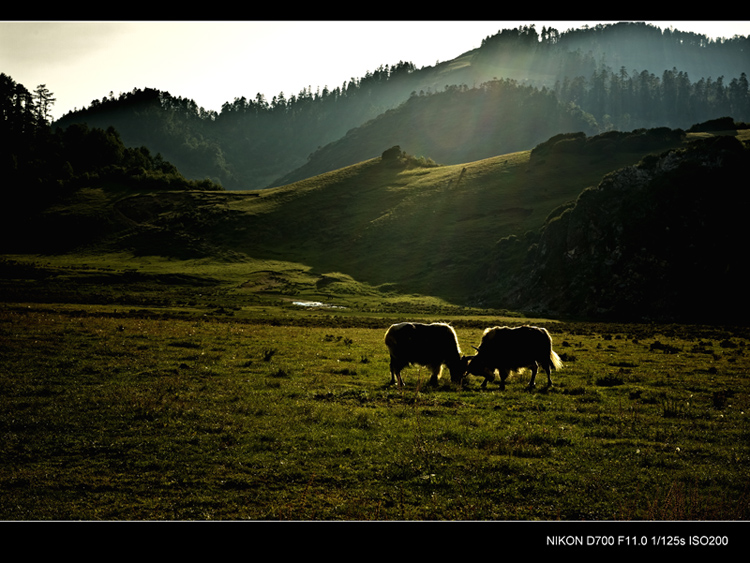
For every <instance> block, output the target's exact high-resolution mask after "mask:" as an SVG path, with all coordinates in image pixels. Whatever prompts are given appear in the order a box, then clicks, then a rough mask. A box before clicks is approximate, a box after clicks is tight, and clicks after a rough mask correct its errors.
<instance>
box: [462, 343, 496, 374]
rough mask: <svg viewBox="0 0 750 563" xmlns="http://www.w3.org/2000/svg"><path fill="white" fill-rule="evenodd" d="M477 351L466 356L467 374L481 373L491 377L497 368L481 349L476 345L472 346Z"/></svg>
mask: <svg viewBox="0 0 750 563" xmlns="http://www.w3.org/2000/svg"><path fill="white" fill-rule="evenodd" d="M472 348H474V350H476V351H477V353H476V354H475V355H473V356H464V358H466V367H465V372H464V373H465V374H471V375H481V376H484V377H487V378H490V377H492V376H493V375H494V373H495V368H494V367H491V366H490V365H489V364H488V363H487V361H486V359H485V355H484V354H482V352H481V350H480V349H479V348H477V347H476V346H472Z"/></svg>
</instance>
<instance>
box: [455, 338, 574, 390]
mask: <svg viewBox="0 0 750 563" xmlns="http://www.w3.org/2000/svg"><path fill="white" fill-rule="evenodd" d="M474 349H475V350H476V351H477V354H476V355H475V356H469V357H468V358H467V359H468V365H467V366H466V371H467V372H468V373H470V374H472V375H483V376H484V382H482V389H484V388H486V387H487V382H488V381H492V380H494V379H495V370H498V371H499V372H500V387H501V388H503V389H504V388H505V380H506V378H507V377H508V375H509V374H510V372H512V371H519V370H521V369H523V368H529V369H531V381H530V382H529V389H531V388H532V387H534V379H535V378H536V372H537V370H538V368H539V366H541V368H542V369H543V370H544V371H545V372H546V373H547V387H549V386H551V385H552V377H551V374H550V372H551V370H552V368H553V367H554V368H555V369H556V370H559V369H561V368H562V367H563V364H562V362H561V361H560V357H559V356H558V355H557V354H556V353H555V352H554V351H553V350H552V338H551V337H550V335H549V332H547V330H546V329H544V328H537V327H535V326H520V327H518V328H509V327H507V326H503V327H499V326H496V327H493V328H488V329H487V330H485V331H484V334H483V335H482V342H481V343H480V344H479V348H476V347H474Z"/></svg>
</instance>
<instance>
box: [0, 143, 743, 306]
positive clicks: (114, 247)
mask: <svg viewBox="0 0 750 563" xmlns="http://www.w3.org/2000/svg"><path fill="white" fill-rule="evenodd" d="M736 134H742V135H745V132H740V133H736ZM700 135H705V134H700ZM697 136H699V134H690V135H689V136H688V137H689V139H694V138H695V137H697ZM687 140H688V139H686V135H685V133H684V132H682V131H679V130H677V131H672V130H666V129H660V130H652V131H641V130H638V131H634V132H631V133H620V134H616V135H615V134H612V133H609V134H603V135H597V136H593V137H587V136H585V135H582V134H579V135H560V136H555V137H553V138H552V139H550V140H549V141H547V142H545V143H541V144H540V145H538V146H537V147H536V148H535V149H534V150H533V151H521V152H516V153H508V154H505V155H500V156H494V157H491V158H487V159H482V160H478V161H473V162H467V163H463V164H458V165H450V166H438V165H435V164H434V163H432V162H430V161H429V160H427V159H423V158H416V157H413V156H410V155H408V154H406V153H405V152H403V151H401V150H400V148H399V147H393V148H392V149H389V150H387V151H384V152H383V155H382V156H380V157H376V158H374V159H369V160H367V161H364V162H360V163H357V164H354V165H351V166H347V167H344V168H341V169H338V170H335V171H332V172H328V173H325V174H322V175H319V176H316V177H313V178H309V179H306V180H303V181H300V182H296V183H294V184H290V185H286V186H281V187H278V188H272V189H266V190H257V191H234V192H231V191H230V192H227V191H201V190H181V191H177V192H175V191H142V190H141V191H133V190H123V189H111V188H110V189H105V188H88V189H84V190H79V191H78V192H76V193H75V194H73V195H71V196H70V198H68V199H67V200H65V201H61V202H59V203H58V204H56V205H54V206H52V207H50V208H48V209H47V210H46V211H45V212H44V213H43V214H42V215H41V216H39V217H38V221H39V225H42V224H50V223H51V222H53V223H54V225H55V226H56V229H55V233H56V235H55V237H54V239H52V240H50V241H49V244H48V245H46V246H45V245H44V244H41V245H40V246H39V247H38V248H36V252H38V253H44V252H49V251H54V252H60V251H61V250H62V251H65V252H66V253H68V254H67V255H68V256H76V255H79V256H85V257H86V258H85V260H89V261H90V260H91V257H92V256H124V255H127V256H131V257H133V258H132V261H131V262H130V266H131V267H132V264H137V263H141V264H143V263H149V262H153V261H155V260H157V261H158V260H163V259H167V260H171V261H177V262H174V264H175V266H173V268H174V267H177V268H178V270H180V271H184V272H188V271H189V272H193V266H190V264H195V263H198V262H200V263H203V264H209V263H210V264H211V266H210V271H211V276H213V277H214V278H215V279H217V280H220V279H225V281H226V279H229V278H231V280H232V281H231V285H232V287H234V288H235V290H236V289H237V288H244V289H243V290H247V291H250V289H249V288H254V289H253V291H255V290H258V291H261V290H262V291H266V290H268V291H270V293H272V294H274V292H275V294H276V295H279V294H280V293H279V292H281V293H283V292H287V291H288V292H289V293H288V294H289V295H296V294H298V293H300V292H301V293H304V294H305V295H307V296H309V297H312V298H315V299H322V298H323V297H328V298H329V299H331V298H334V299H335V298H337V297H339V298H340V297H342V295H343V294H345V293H350V294H351V293H357V292H361V293H363V294H364V293H367V294H368V299H377V295H381V296H383V298H385V296H390V297H394V296H396V295H409V294H418V295H423V296H434V297H437V298H440V299H441V300H443V301H445V302H450V303H453V304H456V305H461V306H476V307H495V308H506V309H513V310H532V309H533V310H536V311H538V312H541V311H544V312H546V313H547V314H561V315H574V314H576V311H575V310H571V309H570V308H565V309H559V308H558V309H555V308H554V307H551V306H550V304H551V303H554V302H555V299H554V296H563V295H566V291H573V289H572V287H571V286H573V285H576V284H577V285H581V284H584V283H585V279H579V277H580V276H579V277H575V276H572V277H571V276H570V275H568V274H565V275H562V274H563V273H564V272H563V271H562V270H560V271H556V274H560V275H559V276H558V275H556V276H553V277H552V280H553V281H554V283H552V282H551V281H550V278H549V277H544V276H542V278H543V279H544V280H546V281H545V283H546V284H547V285H544V284H541V282H538V281H535V280H536V278H537V277H539V276H540V274H539V272H540V271H542V270H545V268H547V271H549V270H550V267H549V266H542V265H541V262H540V260H541V258H540V256H543V255H544V254H545V253H544V252H541V251H538V250H537V251H536V254H534V255H533V256H532V254H533V253H531V251H527V248H535V249H538V248H540V247H541V243H540V242H539V241H540V237H541V240H543V241H551V242H547V243H546V245H547V247H550V248H551V247H552V246H554V245H553V243H554V242H555V241H558V238H559V237H557V236H552V235H551V233H553V229H552V227H551V225H558V226H559V225H561V224H562V221H561V220H560V218H559V217H564V218H567V217H568V216H576V215H575V214H569V213H566V211H567V210H569V209H571V208H572V209H573V210H574V211H575V213H576V214H577V213H579V211H576V209H578V210H580V209H582V206H581V204H580V200H581V199H583V196H582V195H581V194H582V193H583V194H588V193H590V192H591V189H594V188H596V187H597V186H599V185H600V184H601V183H602V182H603V178H604V179H606V178H608V177H609V175H611V174H614V173H616V171H618V170H623V169H624V170H630V169H631V168H632V167H633V166H634V165H637V164H638V163H639V162H641V161H643V159H644V157H648V155H655V154H659V153H662V152H664V151H666V150H668V149H674V148H677V147H681V146H683V145H684V143H686V142H687ZM648 158H655V157H653V156H652V157H648ZM648 158H647V160H648ZM745 166H746V164H745ZM613 201H614V200H613ZM600 205H602V206H604V207H605V208H606V206H607V203H606V202H604V203H600ZM654 221H658V218H657V219H654ZM81 225H84V226H85V228H86V230H87V233H88V234H89V237H88V238H87V239H86V240H85V241H82V240H81V237H80V231H81ZM30 226H31V227H32V228H33V223H32V224H30ZM556 232H559V231H556ZM580 236H583V235H580ZM695 236H698V235H695ZM66 238H67V243H68V244H67V245H66V244H65V242H66ZM564 239H565V237H562V240H564ZM509 242H512V243H513V244H509ZM556 244H557V245H558V246H559V244H562V243H560V242H557V243H556ZM545 248H546V247H545ZM555 248H556V247H555ZM509 249H510V250H509ZM8 251H10V252H12V249H6V252H8ZM540 252H541V253H540ZM560 252H563V253H565V252H567V253H569V252H570V249H569V248H566V249H564V250H561V251H560ZM602 252H604V251H602ZM558 254H560V253H559V252H555V254H554V255H555V256H557V255H558ZM626 254H628V255H631V254H636V255H637V254H638V253H633V252H627V253H626ZM601 260H602V259H601V258H600V257H599V255H596V257H595V258H592V261H593V262H594V263H599V262H601ZM178 264H183V265H184V266H177V265H178ZM264 264H266V265H268V264H271V266H263V265H264ZM282 264H284V266H280V265H282ZM294 264H296V266H293V267H292V266H290V265H294ZM529 264H532V265H531V266H530V265H529ZM239 265H244V266H245V270H244V271H245V273H244V274H241V273H240V274H238V273H237V272H238V267H239ZM581 271H587V270H586V269H583V270H581ZM247 272H253V273H252V274H248V273H247ZM582 275H583V274H582ZM243 276H244V277H243ZM535 276H536V277H535ZM642 276H643V278H644V283H645V282H646V281H647V277H648V274H647V273H642ZM621 277H622V274H620V276H619V277H616V276H615V277H612V279H613V280H616V279H617V280H620V279H621ZM292 278H299V279H295V280H294V281H293V280H292ZM302 278H304V279H302ZM584 278H585V276H584ZM591 280H592V283H594V284H596V285H597V287H599V288H600V291H601V292H602V294H605V293H607V290H606V289H605V288H608V287H609V286H610V281H609V279H608V278H607V275H605V274H599V275H597V276H596V277H591ZM573 281H575V284H573ZM216 283H219V282H216ZM209 285H210V284H209ZM219 285H221V284H219ZM519 287H521V288H524V287H528V288H530V289H529V290H528V291H525V292H524V291H519ZM274 288H275V289H274ZM531 288H537V290H536V291H535V290H532V289H531ZM539 288H543V290H542V289H539ZM232 291H234V290H232ZM337 292H338V293H337ZM610 297H611V296H610ZM585 300H586V297H585V296H580V295H575V296H573V294H571V296H570V297H569V298H566V302H568V303H570V304H574V303H578V304H580V303H582V302H583V301H585ZM540 303H541V304H542V305H543V306H542V305H540ZM596 312H597V311H596V307H593V308H592V307H589V308H581V309H580V313H581V314H588V315H595V314H596Z"/></svg>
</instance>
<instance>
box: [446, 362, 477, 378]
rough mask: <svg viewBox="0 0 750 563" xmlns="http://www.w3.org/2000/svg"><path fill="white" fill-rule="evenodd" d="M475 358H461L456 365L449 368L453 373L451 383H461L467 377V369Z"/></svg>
mask: <svg viewBox="0 0 750 563" xmlns="http://www.w3.org/2000/svg"><path fill="white" fill-rule="evenodd" d="M473 357H474V356H461V359H460V360H458V362H456V363H455V364H453V365H451V366H449V370H450V372H451V381H452V382H453V383H461V382H462V381H463V379H464V377H465V376H466V367H467V366H468V365H469V362H470V361H471V359H472V358H473Z"/></svg>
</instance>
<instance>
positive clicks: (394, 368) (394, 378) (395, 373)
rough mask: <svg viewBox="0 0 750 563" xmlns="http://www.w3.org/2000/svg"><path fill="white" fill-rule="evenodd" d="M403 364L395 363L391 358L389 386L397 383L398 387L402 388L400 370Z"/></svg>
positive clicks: (402, 382)
mask: <svg viewBox="0 0 750 563" xmlns="http://www.w3.org/2000/svg"><path fill="white" fill-rule="evenodd" d="M404 367H406V366H404V365H403V363H401V362H397V361H396V360H394V359H393V358H391V385H393V384H394V383H397V382H398V387H399V389H401V388H402V387H403V386H404V381H403V379H401V370H402V369H404Z"/></svg>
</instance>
